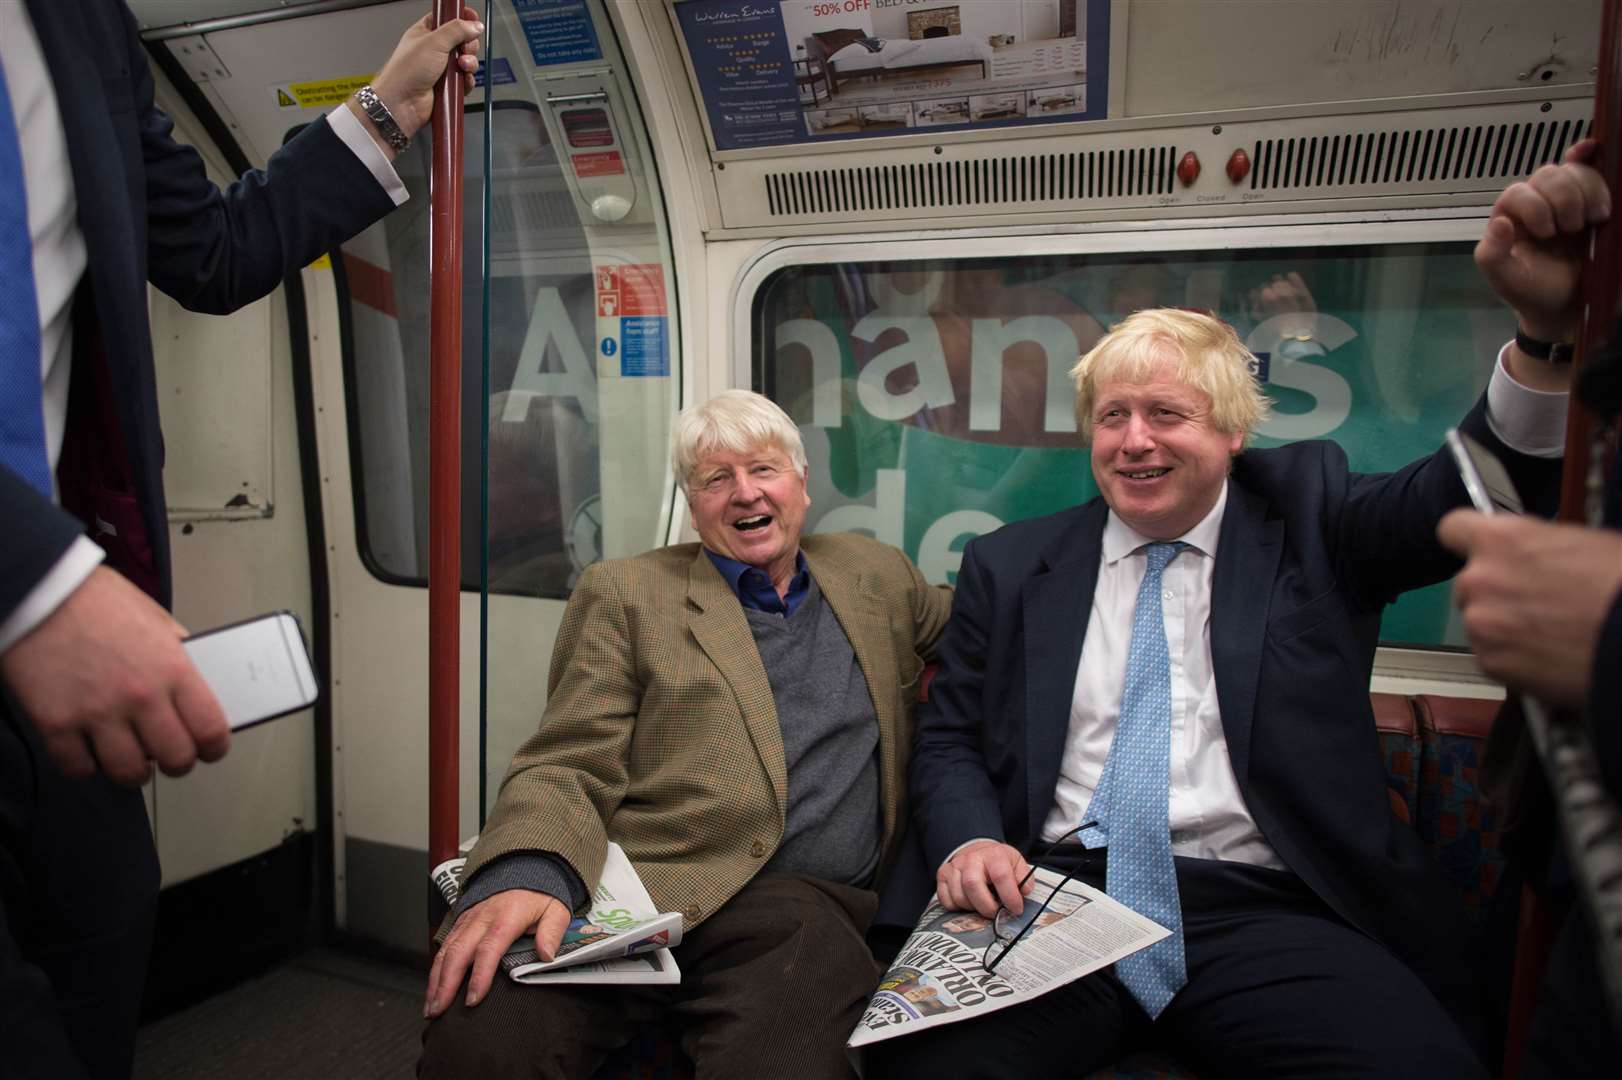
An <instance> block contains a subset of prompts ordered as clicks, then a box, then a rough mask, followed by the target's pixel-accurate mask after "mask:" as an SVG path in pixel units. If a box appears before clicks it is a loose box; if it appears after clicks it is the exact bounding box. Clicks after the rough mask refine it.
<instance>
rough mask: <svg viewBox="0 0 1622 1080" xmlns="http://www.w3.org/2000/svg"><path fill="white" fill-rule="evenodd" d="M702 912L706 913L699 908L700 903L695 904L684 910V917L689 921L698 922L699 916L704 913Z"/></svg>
mask: <svg viewBox="0 0 1622 1080" xmlns="http://www.w3.org/2000/svg"><path fill="white" fill-rule="evenodd" d="M702 914H704V913H703V912H702V911H700V910H698V905H697V904H694V905H693V906H692V907H690V908H688V909H687V910H686V911H684V912H682V917H683V918H685V919H686V920H687V921H688V922H698V917H699V916H700V915H702Z"/></svg>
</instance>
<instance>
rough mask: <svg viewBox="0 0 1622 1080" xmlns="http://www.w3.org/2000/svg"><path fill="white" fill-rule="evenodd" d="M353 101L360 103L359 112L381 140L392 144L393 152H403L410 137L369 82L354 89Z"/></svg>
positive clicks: (409, 141) (408, 144) (409, 142)
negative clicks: (374, 128)
mask: <svg viewBox="0 0 1622 1080" xmlns="http://www.w3.org/2000/svg"><path fill="white" fill-rule="evenodd" d="M355 101H356V102H357V103H358V104H359V105H360V109H361V112H363V113H365V114H366V119H368V120H370V121H371V122H372V125H373V126H374V127H376V128H377V133H378V134H379V135H381V136H383V141H384V142H386V143H388V144H389V145H390V146H392V147H393V148H394V152H395V153H397V154H399V153H404V152H405V149H406V148H407V147H409V146H410V145H411V138H410V136H408V135H407V134H406V133H405V132H403V131H401V130H400V125H399V124H398V123H396V122H395V120H394V114H393V113H391V112H389V107H388V106H387V105H385V104H383V99H382V98H380V97H378V96H377V91H376V90H373V89H372V84H371V83H367V84H366V85H365V86H363V87H361V88H360V89H359V90H356V91H355Z"/></svg>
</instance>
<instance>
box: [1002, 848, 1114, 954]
mask: <svg viewBox="0 0 1622 1080" xmlns="http://www.w3.org/2000/svg"><path fill="white" fill-rule="evenodd" d="M1097 827H1098V822H1096V821H1089V822H1087V823H1086V824H1085V825H1077V826H1076V827H1075V828H1074V829H1071V830H1070V831H1069V832H1067V833H1065V834H1064V835H1063V836H1061V837H1059V838H1058V839H1057V840H1055V841H1053V843H1051V844H1049V845H1048V846H1047V849H1046V850H1045V851H1043V852H1042V854H1041V855H1039V856H1037V857H1036V858H1035V859H1034V860H1032V862H1031V868H1030V870H1028V871H1026V873H1025V876H1024V877H1022V878H1020V879H1019V888H1020V891H1021V892H1024V891H1025V883H1026V882H1028V881H1030V880H1031V878H1032V877H1034V876H1035V875H1036V868H1037V866H1038V865H1040V864H1041V863H1042V862H1043V861H1044V860H1045V859H1046V858H1047V857H1048V856H1049V855H1052V854H1053V851H1054V849H1055V848H1057V847H1058V846H1059V845H1060V844H1062V843H1064V842H1065V841H1067V840H1069V839H1071V838H1072V837H1074V836H1077V835H1079V834H1080V833H1083V832H1085V831H1086V830H1088V829H1096V828H1097ZM1074 878H1075V874H1066V875H1065V876H1064V877H1062V878H1060V879H1059V883H1058V884H1057V885H1055V886H1053V888H1052V890H1050V891H1049V892H1048V895H1047V898H1046V899H1045V900H1043V901H1042V902H1041V904H1039V905H1037V906H1036V907H1034V908H1033V907H1032V906H1031V905H1030V903H1029V902H1027V903H1026V904H1025V907H1024V908H1023V910H1021V911H1020V913H1019V914H1018V915H1015V914H1014V913H1013V912H1011V911H1009V910H1008V909H1007V908H1005V907H1001V906H999V907H998V908H997V916H996V918H994V919H993V920H992V921H991V942H990V944H988V945H987V946H986V951H985V955H984V956H983V957H981V960H982V962H983V963H984V964H985V968H986V970H987V971H996V970H997V965H998V964H1000V963H1002V961H1003V957H1005V956H1007V955H1008V953H1009V950H1011V949H1013V947H1014V946H1015V945H1018V944H1019V943H1020V942H1021V941H1023V940H1024V939H1025V935H1026V934H1029V933H1030V932H1031V928H1032V927H1034V926H1035V925H1036V923H1037V920H1038V919H1040V918H1041V917H1042V913H1043V912H1045V911H1046V910H1047V909H1048V905H1049V904H1051V903H1053V900H1054V898H1055V897H1056V896H1058V895H1059V893H1060V892H1062V891H1063V890H1064V887H1065V886H1066V885H1068V884H1069V883H1070V882H1071V881H1072V880H1074ZM993 954H995V955H993Z"/></svg>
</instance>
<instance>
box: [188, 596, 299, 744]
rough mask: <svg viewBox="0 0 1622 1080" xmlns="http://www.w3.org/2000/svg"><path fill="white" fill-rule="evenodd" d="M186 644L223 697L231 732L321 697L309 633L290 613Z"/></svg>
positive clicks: (259, 618) (211, 685) (206, 632)
mask: <svg viewBox="0 0 1622 1080" xmlns="http://www.w3.org/2000/svg"><path fill="white" fill-rule="evenodd" d="M181 644H182V645H184V646H185V648H186V652H187V653H188V654H190V656H191V659H192V663H194V664H196V665H197V670H198V671H199V672H201V673H202V675H203V680H204V681H205V682H207V683H208V685H209V688H210V689H212V690H213V691H214V696H215V697H217V698H219V699H220V705H221V707H223V708H224V709H225V718H226V720H227V721H228V722H229V723H230V725H231V730H232V731H241V730H242V729H243V728H247V727H252V726H254V725H255V724H262V723H264V722H265V721H266V720H274V719H276V718H277V717H278V716H286V715H287V714H288V713H290V712H297V711H298V710H300V709H303V708H307V707H308V706H310V705H311V704H313V703H314V702H315V699H316V697H317V695H318V693H319V690H318V687H317V683H316V679H315V668H314V667H313V666H312V665H311V664H310V652H309V650H308V649H307V648H305V645H304V631H303V629H302V628H301V627H300V626H299V621H298V616H296V615H294V614H293V613H292V612H291V611H273V612H271V613H270V614H269V615H260V616H257V617H256V618H252V619H248V620H245V621H244V622H239V623H232V624H230V625H229V626H221V627H218V628H216V629H214V630H204V631H203V632H202V633H199V634H193V635H192V636H191V637H189V638H186V639H185V640H184V641H183V642H181Z"/></svg>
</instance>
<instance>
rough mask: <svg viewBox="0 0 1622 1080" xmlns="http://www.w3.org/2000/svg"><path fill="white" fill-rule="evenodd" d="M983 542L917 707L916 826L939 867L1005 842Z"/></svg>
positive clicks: (966, 555)
mask: <svg viewBox="0 0 1622 1080" xmlns="http://www.w3.org/2000/svg"><path fill="white" fill-rule="evenodd" d="M976 550H977V549H976V542H975V541H973V540H971V541H969V543H968V545H967V546H966V547H965V548H964V550H963V565H962V566H961V568H960V569H959V570H958V575H957V591H956V592H955V593H954V594H953V598H952V613H951V619H950V620H949V621H948V622H947V624H946V629H945V633H944V634H942V636H941V640H940V645H939V648H938V651H937V654H936V655H937V659H938V660H939V663H940V668H939V670H938V671H937V672H936V675H935V679H934V681H933V682H931V683H930V685H929V699H928V700H927V701H925V702H923V703H922V704H921V705H920V706H919V707H918V734H917V736H916V739H915V741H914V745H913V752H912V762H911V765H910V768H909V773H908V789H909V792H910V794H911V796H912V814H913V823H914V824H915V825H916V826H917V828H918V831H919V833H920V835H921V836H922V838H923V850H924V862H925V865H927V866H931V867H933V866H939V865H940V864H941V863H942V862H944V861H945V859H946V856H947V854H948V853H950V852H951V851H952V850H953V849H954V848H956V847H957V846H958V845H960V844H962V843H963V842H964V841H965V840H970V839H974V838H976V837H990V838H992V839H997V840H1001V839H1002V836H1003V828H1002V814H1001V811H1000V809H999V806H1000V804H999V802H998V798H997V792H996V789H995V788H994V787H993V786H992V783H991V777H990V776H988V775H987V773H986V765H985V756H984V753H983V751H982V748H981V740H982V723H983V717H982V709H981V695H982V693H983V691H984V686H985V663H986V659H985V658H986V656H987V655H988V653H989V651H990V650H989V648H988V644H987V637H988V631H989V626H990V620H991V613H992V610H993V608H992V602H991V597H990V596H989V595H988V589H987V577H986V574H985V572H984V570H983V569H982V568H981V567H980V564H979V562H978V560H977V559H976Z"/></svg>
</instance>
